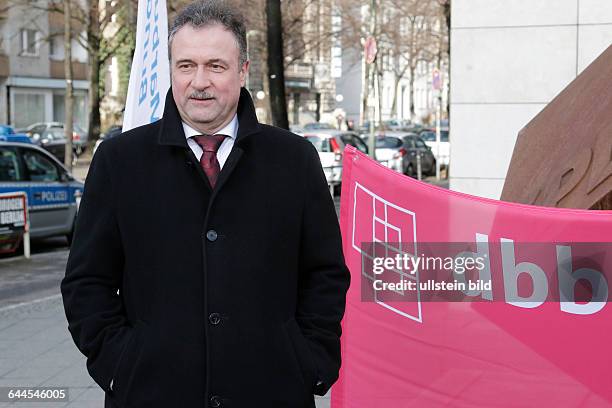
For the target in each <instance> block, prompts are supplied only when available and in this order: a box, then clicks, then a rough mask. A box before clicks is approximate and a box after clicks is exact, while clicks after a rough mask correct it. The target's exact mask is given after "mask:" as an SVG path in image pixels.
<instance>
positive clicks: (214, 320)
mask: <svg viewBox="0 0 612 408" xmlns="http://www.w3.org/2000/svg"><path fill="white" fill-rule="evenodd" d="M208 321H209V322H210V324H213V325H215V326H216V325H218V324H219V323H221V315H220V314H219V313H211V314H210V316H208Z"/></svg>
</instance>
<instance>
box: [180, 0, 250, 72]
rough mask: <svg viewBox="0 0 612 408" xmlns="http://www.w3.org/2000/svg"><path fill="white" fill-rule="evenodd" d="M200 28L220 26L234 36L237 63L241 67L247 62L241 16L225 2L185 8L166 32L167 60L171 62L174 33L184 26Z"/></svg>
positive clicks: (210, 0) (198, 3)
mask: <svg viewBox="0 0 612 408" xmlns="http://www.w3.org/2000/svg"><path fill="white" fill-rule="evenodd" d="M187 24H189V25H191V26H193V27H194V28H200V27H204V26H208V25H213V24H220V25H222V26H223V27H224V28H225V29H227V30H228V31H230V32H231V33H232V34H234V38H235V39H236V44H237V45H238V49H239V51H240V57H239V62H240V66H242V65H243V64H244V63H245V62H246V61H247V58H248V56H247V37H246V28H245V25H244V17H243V16H242V14H241V13H240V12H239V11H238V10H236V9H235V8H233V7H231V6H230V5H229V4H227V3H226V2H225V1H219V0H216V1H215V0H198V1H195V2H193V3H191V4H190V5H188V6H187V7H185V8H184V9H183V10H181V12H180V13H179V14H178V15H177V16H176V18H175V19H174V22H173V23H172V27H170V30H169V32H168V58H169V59H170V60H172V55H171V47H172V40H173V39H174V36H175V35H176V33H177V32H178V31H179V30H180V29H181V28H183V26H185V25H187Z"/></svg>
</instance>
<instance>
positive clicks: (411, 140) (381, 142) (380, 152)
mask: <svg viewBox="0 0 612 408" xmlns="http://www.w3.org/2000/svg"><path fill="white" fill-rule="evenodd" d="M375 156H376V160H377V161H378V162H380V163H382V164H383V165H385V166H387V167H389V168H390V169H393V170H395V171H397V172H399V173H402V174H406V175H408V176H412V177H415V176H417V172H418V157H420V161H421V174H422V175H431V174H432V172H433V173H434V174H435V171H436V165H435V158H434V156H433V154H432V153H431V150H430V149H429V147H427V145H426V144H425V142H424V141H423V140H422V139H421V138H419V137H418V136H417V135H415V134H413V133H405V132H385V133H384V134H379V135H377V137H376V154H375Z"/></svg>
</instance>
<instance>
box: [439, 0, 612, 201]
mask: <svg viewBox="0 0 612 408" xmlns="http://www.w3.org/2000/svg"><path fill="white" fill-rule="evenodd" d="M451 4H452V22H451V27H452V28H451V122H450V126H451V170H450V176H451V177H450V188H451V189H453V190H457V191H461V192H465V193H469V194H474V195H478V196H483V197H489V198H496V199H497V198H499V196H500V195H501V191H502V188H503V184H504V179H505V175H506V171H507V169H508V165H509V163H510V158H511V156H512V150H513V148H514V142H515V140H516V136H517V134H518V131H519V130H520V129H521V128H522V127H524V126H525V125H526V124H527V123H528V122H529V121H530V120H531V119H532V118H533V117H534V116H535V115H536V114H537V113H538V112H539V111H540V110H542V108H543V107H544V106H545V105H546V104H547V103H548V102H550V101H551V100H552V99H553V98H554V97H555V96H556V95H557V94H558V93H559V92H560V91H561V90H562V89H563V88H564V87H565V86H566V85H567V84H569V83H570V82H571V81H572V80H573V79H574V78H575V77H576V76H577V75H578V74H579V73H580V72H581V71H582V70H583V69H584V68H585V67H586V66H588V65H589V63H591V62H592V61H593V60H594V59H595V58H596V57H597V56H598V55H599V54H600V53H601V52H603V50H605V49H606V48H607V47H608V46H609V45H610V44H612V1H610V0H512V1H508V0H453V2H452V3H451Z"/></svg>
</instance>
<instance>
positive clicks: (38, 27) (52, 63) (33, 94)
mask: <svg viewBox="0 0 612 408" xmlns="http://www.w3.org/2000/svg"><path fill="white" fill-rule="evenodd" d="M63 30H64V19H63V14H61V13H57V12H50V11H49V2H48V1H47V0H33V1H27V2H24V3H20V4H15V2H14V1H11V2H10V3H9V0H0V123H6V124H10V125H12V126H14V127H17V128H19V127H25V126H27V125H29V124H32V123H35V122H45V121H60V122H63V121H64V96H65V89H66V81H65V76H64V37H63ZM72 59H73V63H72V68H73V77H74V83H73V84H74V96H75V105H74V106H75V110H74V114H75V115H74V118H75V123H76V124H78V125H80V126H81V127H84V128H86V126H87V105H88V96H87V92H88V82H87V67H88V66H87V52H86V51H85V49H84V48H83V47H82V46H81V45H80V44H79V42H78V41H77V40H76V39H73V41H72Z"/></svg>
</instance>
